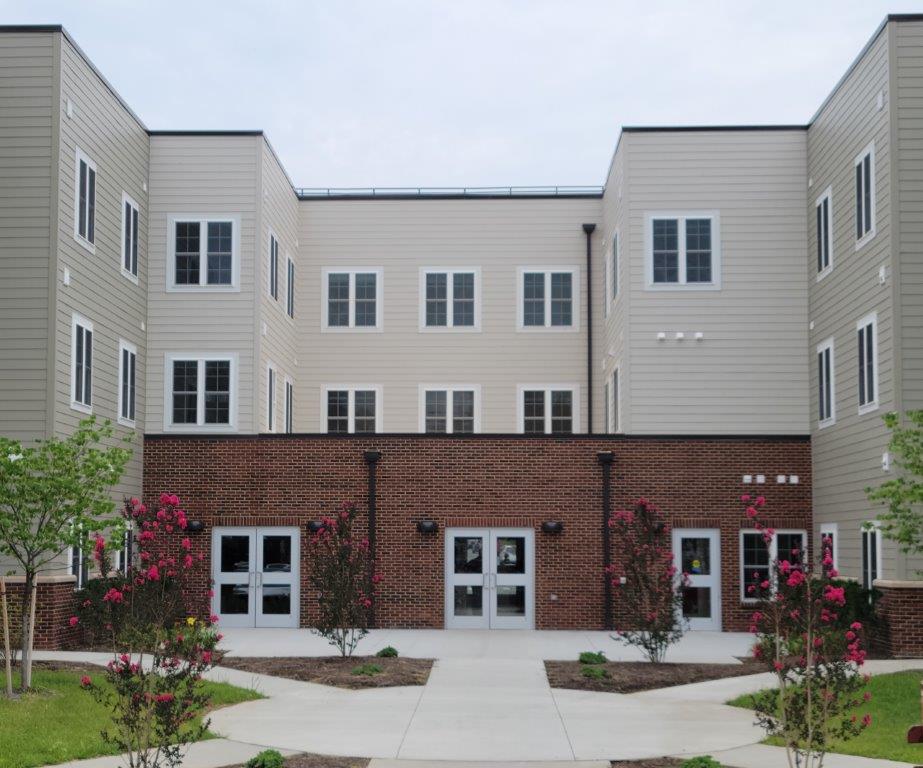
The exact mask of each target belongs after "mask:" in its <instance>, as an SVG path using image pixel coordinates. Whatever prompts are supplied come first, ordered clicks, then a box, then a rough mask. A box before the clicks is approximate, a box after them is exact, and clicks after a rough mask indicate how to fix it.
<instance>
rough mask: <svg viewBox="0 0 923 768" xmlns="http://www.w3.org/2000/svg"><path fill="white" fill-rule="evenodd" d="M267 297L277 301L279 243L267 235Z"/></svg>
mask: <svg viewBox="0 0 923 768" xmlns="http://www.w3.org/2000/svg"><path fill="white" fill-rule="evenodd" d="M269 295H270V296H272V297H273V298H274V299H275V300H276V301H278V300H279V241H278V240H276V236H275V235H274V234H273V233H272V232H270V233H269Z"/></svg>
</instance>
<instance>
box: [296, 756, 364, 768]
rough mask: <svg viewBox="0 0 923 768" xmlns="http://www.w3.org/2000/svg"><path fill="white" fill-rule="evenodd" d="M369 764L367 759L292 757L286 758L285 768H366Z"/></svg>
mask: <svg viewBox="0 0 923 768" xmlns="http://www.w3.org/2000/svg"><path fill="white" fill-rule="evenodd" d="M368 764H369V759H368V758H367V757H332V756H329V755H292V756H291V757H287V758H285V768H365V767H366V766H367V765H368Z"/></svg>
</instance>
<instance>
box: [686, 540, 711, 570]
mask: <svg viewBox="0 0 923 768" xmlns="http://www.w3.org/2000/svg"><path fill="white" fill-rule="evenodd" d="M681 570H682V572H683V573H688V574H691V575H694V576H708V575H710V574H711V539H709V538H708V537H707V536H705V537H701V538H699V537H693V536H684V537H683V539H682V552H681Z"/></svg>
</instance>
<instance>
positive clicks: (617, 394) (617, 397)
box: [611, 368, 622, 432]
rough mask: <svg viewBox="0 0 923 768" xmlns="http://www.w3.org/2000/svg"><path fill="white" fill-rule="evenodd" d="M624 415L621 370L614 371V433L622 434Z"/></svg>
mask: <svg viewBox="0 0 923 768" xmlns="http://www.w3.org/2000/svg"><path fill="white" fill-rule="evenodd" d="M621 415H622V401H621V390H620V384H619V369H618V368H616V369H615V370H614V371H612V430H611V431H612V432H620V431H621V429H622V424H621Z"/></svg>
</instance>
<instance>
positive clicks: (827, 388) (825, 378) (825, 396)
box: [817, 339, 836, 427]
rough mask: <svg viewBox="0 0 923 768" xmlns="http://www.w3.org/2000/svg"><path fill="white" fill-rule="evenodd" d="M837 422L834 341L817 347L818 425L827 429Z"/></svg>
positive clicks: (828, 340) (828, 341) (830, 340)
mask: <svg viewBox="0 0 923 768" xmlns="http://www.w3.org/2000/svg"><path fill="white" fill-rule="evenodd" d="M835 420H836V389H835V381H834V361H833V339H827V340H826V341H824V342H822V343H821V344H818V345H817V424H818V426H819V427H826V426H828V425H830V424H833V422H834V421H835Z"/></svg>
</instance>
